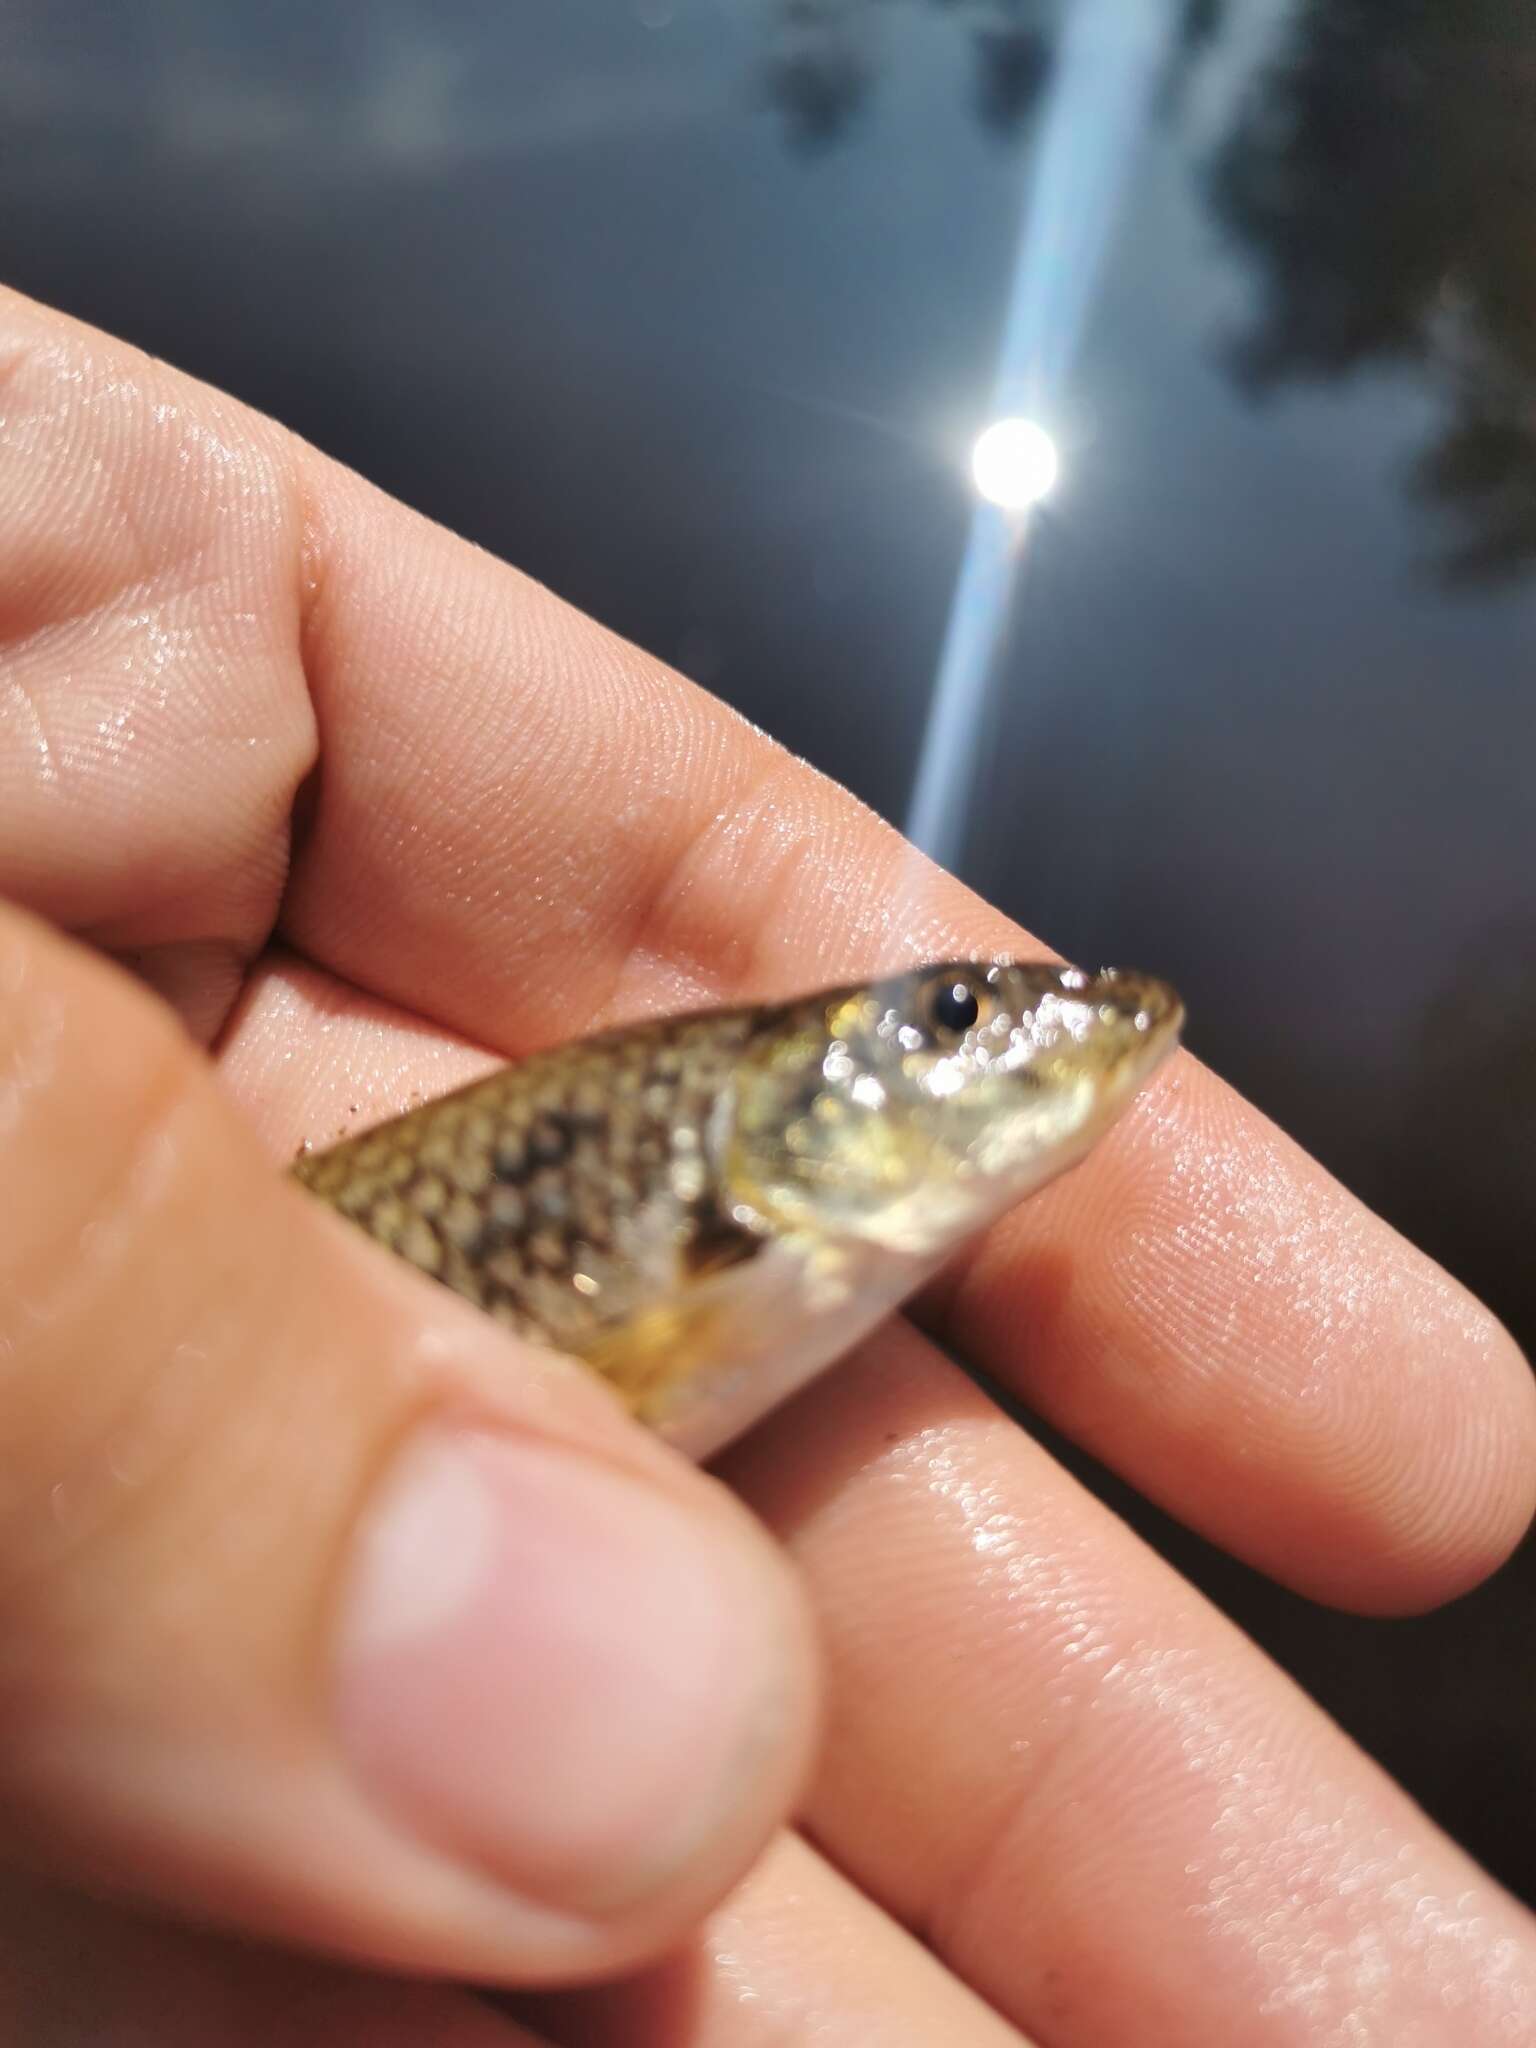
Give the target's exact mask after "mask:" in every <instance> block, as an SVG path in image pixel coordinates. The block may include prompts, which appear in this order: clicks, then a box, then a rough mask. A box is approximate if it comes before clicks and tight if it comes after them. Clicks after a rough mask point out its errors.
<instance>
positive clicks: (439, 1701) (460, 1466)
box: [337, 1426, 788, 1912]
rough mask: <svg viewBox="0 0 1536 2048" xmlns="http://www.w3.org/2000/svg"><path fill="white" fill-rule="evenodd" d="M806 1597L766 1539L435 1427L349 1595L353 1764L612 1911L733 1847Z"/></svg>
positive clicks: (531, 1443)
mask: <svg viewBox="0 0 1536 2048" xmlns="http://www.w3.org/2000/svg"><path fill="white" fill-rule="evenodd" d="M785 1616H786V1601H785V1596H784V1593H783V1591H782V1590H781V1587H780V1585H779V1582H778V1580H777V1577H776V1575H775V1574H774V1573H773V1571H772V1569H771V1567H768V1568H765V1565H764V1562H763V1561H762V1560H761V1559H760V1558H758V1557H756V1556H755V1555H754V1554H753V1551H752V1548H751V1545H750V1540H749V1539H744V1538H738V1537H737V1536H736V1534H735V1532H733V1531H732V1530H730V1529H729V1528H728V1527H727V1528H726V1529H725V1530H724V1531H723V1532H722V1531H719V1530H717V1529H716V1528H714V1527H713V1526H711V1525H710V1523H709V1522H707V1521H706V1520H705V1519H704V1518H703V1517H701V1516H695V1515H691V1514H689V1513H688V1512H687V1511H686V1510H685V1509H684V1508H683V1507H681V1506H679V1505H678V1504H677V1503H675V1502H674V1501H672V1500H671V1499H669V1498H668V1497H667V1496H666V1495H665V1494H664V1493H662V1492H660V1491H659V1490H658V1489H656V1488H653V1487H650V1486H647V1485H645V1484H643V1483H642V1482H641V1481H639V1480H637V1479H632V1478H630V1477H628V1476H627V1475H625V1474H624V1473H622V1472H619V1471H617V1470H615V1469H614V1468H612V1467H609V1466H606V1465H603V1464H601V1463H599V1462H598V1461H597V1460H595V1459H587V1458H583V1457H581V1456H579V1455H577V1454H575V1453H574V1452H571V1451H567V1450H565V1449H562V1448H560V1447H558V1446H555V1445H551V1444H549V1443H548V1442H545V1441H543V1440H540V1439H531V1438H528V1439H525V1438H519V1437H500V1436H495V1435H491V1434H489V1433H487V1432H484V1431H479V1430H471V1429H454V1428H450V1427H443V1426H438V1427H432V1428H430V1429H428V1430H427V1431H426V1432H424V1433H423V1434H422V1435H420V1436H418V1437H417V1438H415V1439H413V1440H412V1441H411V1442H410V1443H409V1444H408V1445H407V1446H406V1448H405V1449H404V1451H403V1452H402V1453H401V1454H400V1455H399V1457H398V1458H397V1460H396V1462H395V1464H394V1466H393V1467H392V1468H391V1469H390V1470H389V1471H388V1472H387V1473H386V1475H385V1478H384V1480H383V1483H382V1487H381V1490H380V1492H379V1494H378V1496H377V1497H376V1499H375V1501H374V1503H373V1504H372V1506H371V1508H370V1510H369V1512H368V1513H367V1515H366V1517H365V1521H364V1525H363V1528H362V1531H361V1533H360V1537H359V1543H358V1551H357V1554H356V1556H355V1558H354V1560H353V1564H352V1569H351V1576H350V1583H349V1584H348V1585H347V1586H346V1587H345V1589H344V1595H343V1603H342V1619H341V1628H340V1635H339V1655H338V1682H337V1712H338V1717H339V1725H340V1730H341V1737H342V1741H343V1744H344V1745H345V1747H346V1748H347V1750H348V1751H349V1753H350V1756H351V1759H352V1763H353V1767H354V1769H355V1770H356V1772H357V1773H358V1775H359V1776H360V1778H361V1779H362V1781H363V1782H364V1784H365V1785H366V1786H367V1787H369V1788H370V1789H371V1791H372V1793H373V1796H374V1798H375V1800H376V1801H377V1802H379V1803H380V1804H381V1805H383V1806H385V1807H386V1808H387V1809H389V1810H390V1811H391V1812H392V1813H393V1814H394V1815H395V1817H396V1819H397V1820H398V1821H403V1822H404V1823H405V1824H406V1825H407V1826H408V1827H410V1828H411V1829H412V1830H413V1832H415V1833H416V1834H417V1835H418V1837H420V1838H421V1839H422V1840H424V1841H427V1842H430V1843H431V1844H432V1845H433V1846H434V1847H435V1848H437V1849H439V1850H446V1851H448V1852H449V1853H452V1854H454V1855H456V1856H459V1857H461V1858H464V1859H467V1860H469V1861H470V1862H472V1863H474V1864H476V1865H478V1866H479V1867H480V1868H481V1869H482V1870H484V1871H487V1872H489V1873H490V1874H492V1875H493V1876H495V1877H497V1878H498V1879H499V1880H500V1881H502V1882H503V1883H505V1884H507V1885H509V1886H510V1887H512V1888H513V1889H514V1890H517V1891H519V1892H520V1893H522V1894H523V1895H524V1896H525V1897H528V1898H532V1899H534V1900H537V1901H538V1902H539V1903H541V1904H546V1905H550V1906H553V1907H557V1908H565V1909H571V1910H586V1911H591V1912H601V1911H603V1910H608V1909H612V1908H614V1907H616V1906H618V1905H621V1904H624V1903H627V1902H628V1901H629V1900H631V1899H633V1898H637V1897H641V1896H643V1895H644V1894H645V1893H646V1892H647V1891H649V1890H651V1889H653V1888H654V1887H655V1886H657V1885H658V1884H660V1883H661V1882H663V1881H664V1880H665V1878H666V1877H667V1876H668V1875H669V1874H670V1873H671V1872H672V1871H673V1870H674V1869H676V1868H678V1867H679V1866H680V1865H681V1864H682V1863H683V1862H684V1860H685V1859H686V1858H688V1857H689V1856H690V1855H691V1854H694V1853H698V1852H699V1851H700V1850H701V1849H702V1848H704V1847H705V1846H707V1844H708V1842H709V1839H710V1837H711V1834H712V1833H713V1832H714V1831H716V1830H718V1829H722V1828H724V1827H726V1826H727V1825H728V1824H729V1821H730V1817H731V1812H732V1808H733V1806H734V1805H735V1804H736V1802H737V1801H738V1800H739V1799H740V1797H741V1796H742V1794H743V1790H744V1788H746V1789H747V1790H750V1784H751V1778H752V1774H753V1772H754V1771H755V1769H756V1768H757V1767H758V1766H759V1765H760V1764H761V1762H762V1760H763V1758H764V1756H765V1754H767V1753H769V1752H771V1750H772V1749H773V1747H774V1745H775V1741H776V1738H777V1736H778V1734H779V1732H780V1729H781V1727H782V1719H783V1705H784V1700H785V1688H784V1685H783V1676H782V1672H781V1670H780V1668H779V1667H780V1665H781V1662H782V1659H783V1656H784V1652H785V1646H786V1643H787V1640H788V1630H787V1628H786V1626H785Z"/></svg>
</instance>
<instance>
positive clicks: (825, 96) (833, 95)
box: [767, 0, 1221, 151]
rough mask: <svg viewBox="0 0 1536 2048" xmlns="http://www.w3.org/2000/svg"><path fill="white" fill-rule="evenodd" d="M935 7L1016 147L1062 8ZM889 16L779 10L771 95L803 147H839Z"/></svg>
mask: <svg viewBox="0 0 1536 2048" xmlns="http://www.w3.org/2000/svg"><path fill="white" fill-rule="evenodd" d="M932 4H933V5H935V6H937V7H938V8H940V9H941V10H942V11H943V12H944V13H946V14H949V15H952V16H953V17H954V19H955V21H956V22H957V24H959V25H960V26H962V27H963V28H964V29H965V30H966V31H967V33H968V34H969V35H970V37H971V39H972V44H973V47H974V50H975V54H976V84H975V108H976V113H977V116H978V118H979V119H980V120H981V122H982V123H983V125H984V126H986V127H987V128H990V129H992V130H993V131H994V132H995V133H997V134H998V135H1000V136H1002V137H1004V138H1005V139H1006V138H1011V137H1013V136H1014V135H1016V134H1017V133H1018V132H1019V131H1020V129H1021V128H1022V127H1023V126H1024V123H1025V122H1026V120H1027V119H1028V117H1029V115H1030V113H1031V112H1032V110H1033V108H1034V107H1035V104H1036V102H1037V101H1038V99H1039V97H1040V90H1041V87H1042V86H1043V85H1044V83H1045V80H1046V76H1047V74H1048V72H1049V70H1050V62H1051V40H1052V31H1053V28H1054V23H1055V20H1056V16H1057V12H1058V9H1057V7H1056V6H1054V5H1052V4H1050V0H932ZM1196 4H1201V0H1196ZM1203 4H1206V5H1209V4H1210V0H1203ZM1216 4H1217V5H1220V4H1221V0H1216ZM889 11H890V9H889V5H888V4H887V0H780V5H779V7H778V10H777V15H778V19H777V24H776V31H775V32H776V37H777V47H776V48H775V50H774V53H773V55H772V57H771V58H770V59H769V61H768V66H767V88H768V92H769V94H770V96H771V97H772V98H773V99H774V101H775V102H776V103H777V104H778V106H779V108H780V110H781V112H782V113H783V116H784V121H785V128H786V132H787V134H788V136H789V139H790V141H791V142H792V143H794V144H795V145H796V146H797V147H799V148H801V149H805V150H807V151H814V150H819V149H825V148H827V147H828V146H829V145H830V144H832V143H835V142H837V141H839V140H841V138H842V137H843V135H844V134H845V133H846V132H847V130H848V128H849V127H850V125H851V124H852V121H853V119H854V117H855V115H857V114H858V113H859V112H860V110H861V109H862V108H863V107H864V105H865V104H866V102H867V100H868V98H869V95H870V92H871V89H872V87H873V84H874V78H875V71H876V63H877V52H878V43H879V35H880V27H881V24H880V20H879V17H880V16H881V15H882V14H886V13H888V12H889Z"/></svg>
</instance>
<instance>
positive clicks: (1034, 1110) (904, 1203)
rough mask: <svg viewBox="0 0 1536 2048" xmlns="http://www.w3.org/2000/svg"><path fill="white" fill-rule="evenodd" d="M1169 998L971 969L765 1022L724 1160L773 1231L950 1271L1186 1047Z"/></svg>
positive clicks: (1047, 972) (868, 986)
mask: <svg viewBox="0 0 1536 2048" xmlns="http://www.w3.org/2000/svg"><path fill="white" fill-rule="evenodd" d="M1182 1021H1183V1006H1182V1004H1181V1003H1180V1001H1179V998H1178V996H1177V995H1176V994H1175V993H1174V991H1173V990H1172V989H1171V988H1170V987H1169V986H1168V985H1167V984H1166V983H1165V982H1162V981H1158V980H1155V979H1154V978H1153V977H1151V976H1149V975H1144V974H1138V973H1134V972H1131V971H1128V970H1123V969H1111V968H1106V969H1102V970H1100V971H1099V972H1097V973H1089V972H1086V971H1084V970H1083V969H1081V968H1076V967H1068V966H1058V965H1055V964H1052V963H1048V962H1036V961H1015V960H1001V961H990V962H989V961H976V960H959V961H949V962H944V963H941V964H939V965H936V966H932V967H925V968H921V969H917V970H914V971H911V972H908V973H904V974H899V975H895V976H892V977H890V978H888V979H884V980H880V981H875V982H869V983H865V984H862V985H859V986H855V987H851V988H844V989H835V990H832V991H829V992H828V993H826V994H825V995H822V996H816V997H811V998H808V999H806V1000H805V1001H803V1002H799V1003H795V1004H790V1005H787V1006H785V1008H784V1009H783V1010H781V1011H776V1012H772V1013H767V1014H766V1015H765V1020H764V1024H763V1028H762V1030H761V1031H760V1032H759V1033H758V1034H757V1035H756V1037H755V1038H754V1041H753V1043H752V1046H751V1047H750V1049H749V1051H748V1055H747V1058H746V1060H745V1062H744V1065H743V1068H742V1071H741V1073H740V1076H739V1078H738V1082H737V1086H736V1088H735V1090H734V1093H733V1100H732V1102H731V1104H730V1105H729V1129H728V1133H727V1135H726V1138H725V1143H724V1154H725V1164H726V1178H727V1184H728V1186H729V1188H730V1190H731V1193H732V1196H733V1199H734V1200H735V1202H736V1204H737V1213H738V1216H739V1217H740V1219H741V1220H742V1221H744V1222H747V1221H750V1222H753V1223H755V1224H756V1225H757V1227H759V1228H766V1229H768V1230H770V1231H771V1230H774V1229H780V1230H783V1229H792V1230H797V1231H811V1232H820V1233H823V1234H825V1235H827V1236H828V1237H830V1238H841V1239H848V1238H857V1239H863V1240H865V1241H867V1242H870V1243H875V1244H879V1245H882V1246H884V1247H886V1248H887V1249H889V1250H892V1251H898V1252H905V1253H911V1254H913V1255H916V1256H921V1257H932V1256H935V1255H941V1254H942V1253H943V1252H944V1251H946V1250H947V1249H948V1248H949V1247H950V1246H952V1245H954V1244H957V1243H959V1242H960V1241H962V1240H963V1239H964V1238H966V1237H968V1236H970V1235H972V1234H973V1233H974V1232H975V1231H977V1230H980V1229H982V1228H983V1227H984V1226H985V1225H986V1224H988V1223H989V1222H991V1221H992V1219H993V1218H994V1217H995V1216H997V1215H999V1214H1001V1213H1002V1212H1003V1211H1004V1210H1005V1209H1008V1208H1010V1207H1011V1206H1012V1205H1013V1204H1014V1203H1015V1202H1017V1201H1019V1200H1020V1199H1022V1197H1023V1196H1025V1195H1027V1194H1029V1193H1031V1192H1032V1191H1033V1190H1034V1189H1035V1188H1037V1187H1039V1186H1041V1185H1042V1184H1043V1183H1044V1182H1045V1181H1047V1180H1050V1179H1052V1178H1053V1177H1054V1176H1055V1175H1056V1174H1058V1173H1060V1172H1062V1171H1064V1170H1065V1169H1066V1168H1067V1167H1069V1166H1072V1165H1074V1164H1075V1163H1076V1162H1077V1161H1078V1160H1079V1159H1081V1158H1082V1156H1083V1155H1084V1153H1086V1152H1087V1151H1088V1150H1089V1148H1090V1147H1091V1146H1092V1145H1093V1144H1094V1142H1095V1141H1096V1139H1097V1138H1098V1137H1099V1136H1100V1134H1101V1133H1102V1132H1103V1131H1104V1130H1105V1129H1106V1128H1107V1127H1108V1126H1109V1124H1111V1123H1112V1122H1113V1121H1114V1119H1115V1118H1116V1117H1117V1116H1118V1115H1119V1114H1120V1112H1121V1110H1122V1109H1123V1108H1124V1107H1125V1105H1126V1104H1127V1103H1128V1102H1129V1101H1130V1099H1131V1098H1132V1096H1133V1095H1134V1094H1135V1093H1136V1091H1137V1089H1138V1088H1139V1087H1140V1086H1141V1084H1142V1082H1143V1081H1144V1080H1145V1079H1146V1078H1147V1076H1148V1075H1149V1074H1150V1073H1151V1072H1152V1071H1153V1069H1154V1068H1155V1067H1156V1066H1157V1065H1158V1064H1159V1062H1160V1061H1161V1060H1162V1059H1163V1058H1165V1057H1166V1055H1167V1054H1168V1053H1169V1052H1170V1051H1171V1050H1172V1048H1173V1047H1174V1045H1175V1044H1176V1043H1177V1040H1178V1034H1179V1029H1180V1026H1181V1024H1182Z"/></svg>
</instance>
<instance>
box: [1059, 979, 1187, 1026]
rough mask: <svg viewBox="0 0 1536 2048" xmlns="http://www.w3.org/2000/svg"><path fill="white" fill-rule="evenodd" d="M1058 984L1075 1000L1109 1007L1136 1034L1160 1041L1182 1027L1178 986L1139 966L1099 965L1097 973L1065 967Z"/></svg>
mask: <svg viewBox="0 0 1536 2048" xmlns="http://www.w3.org/2000/svg"><path fill="white" fill-rule="evenodd" d="M1061 986H1062V992H1063V993H1064V994H1066V995H1069V996H1071V997H1072V998H1073V999H1074V1000H1075V1001H1077V1002H1080V1003H1092V1004H1094V1005H1095V1006H1096V1007H1097V1008H1099V1009H1100V1010H1101V1011H1102V1010H1108V1011H1110V1012H1111V1013H1112V1015H1113V1016H1114V1017H1118V1018H1120V1019H1122V1020H1123V1021H1124V1022H1125V1023H1127V1024H1129V1025H1130V1026H1131V1027H1132V1029H1133V1030H1135V1031H1136V1032H1137V1033H1138V1034H1139V1035H1141V1036H1143V1037H1146V1038H1147V1039H1149V1040H1155V1041H1157V1042H1158V1043H1159V1044H1162V1043H1164V1042H1165V1041H1166V1040H1169V1039H1173V1038H1177V1037H1178V1035H1179V1032H1180V1031H1181V1030H1182V1029H1183V1026H1184V1004H1183V1000H1182V999H1181V997H1180V995H1179V992H1178V990H1177V989H1175V988H1173V987H1172V986H1171V985H1170V984H1169V983H1168V982H1166V981H1162V980H1160V979H1159V977H1158V976H1157V975H1155V974H1143V973H1142V972H1141V971H1140V970H1139V969H1138V968H1135V967H1101V968H1100V969H1099V970H1098V972H1097V973H1089V972H1088V971H1087V970H1085V969H1084V968H1081V967H1064V968H1063V969H1062V970H1061ZM1104 1021H1105V1022H1106V1023H1109V1022H1110V1021H1111V1019H1110V1018H1109V1017H1106V1018H1105V1020H1104Z"/></svg>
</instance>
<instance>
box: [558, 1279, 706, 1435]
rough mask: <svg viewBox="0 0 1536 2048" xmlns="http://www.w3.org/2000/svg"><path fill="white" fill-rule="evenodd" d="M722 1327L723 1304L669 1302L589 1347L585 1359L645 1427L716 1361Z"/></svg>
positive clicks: (686, 1301) (631, 1320) (635, 1317)
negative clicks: (706, 1365) (696, 1375)
mask: <svg viewBox="0 0 1536 2048" xmlns="http://www.w3.org/2000/svg"><path fill="white" fill-rule="evenodd" d="M723 1321H724V1318H723V1315H722V1311H721V1308H720V1305H719V1303H718V1302H712V1301H707V1300H698V1301H689V1300H687V1299H684V1300H681V1301H676V1302H668V1303H666V1304H664V1305H658V1306H657V1307H654V1308H648V1309H642V1310H641V1312H640V1313H639V1314H638V1315H636V1316H633V1317H632V1318H631V1319H630V1320H629V1321H628V1322H627V1323H626V1324H625V1325H624V1326H623V1328H622V1329H616V1330H610V1331H608V1332H606V1333H605V1334H604V1335H603V1336H601V1337H599V1338H597V1339H595V1341H594V1342H593V1343H592V1344H591V1345H584V1346H583V1347H582V1353H581V1355H582V1357H583V1358H584V1359H585V1361H586V1363H587V1364H588V1365H590V1366H592V1367H593V1368H594V1369H595V1370H596V1371H598V1372H600V1373H601V1374H602V1375H603V1378H604V1379H605V1380H607V1382H608V1384H609V1385H610V1386H611V1387H612V1388H613V1389H614V1391H615V1393H617V1394H618V1395H619V1396H620V1397H621V1398H622V1399H623V1401H624V1402H625V1404H626V1406H627V1407H628V1408H630V1409H631V1410H632V1412H633V1413H634V1414H635V1415H637V1416H638V1417H639V1418H640V1420H641V1421H642V1422H653V1421H655V1420H656V1419H657V1417H658V1416H659V1415H661V1414H662V1413H663V1412H664V1411H665V1409H666V1408H667V1406H668V1405H669V1404H670V1402H671V1400H672V1399H673V1397H674V1396H675V1395H676V1394H677V1393H678V1391H679V1390H680V1389H681V1388H682V1387H683V1386H685V1385H686V1384H687V1382H688V1381H689V1380H691V1379H692V1378H693V1376H694V1374H695V1373H696V1372H697V1371H698V1370H699V1368H700V1366H701V1365H702V1364H703V1363H704V1362H705V1361H706V1360H711V1361H712V1360H713V1358H714V1357H715V1356H716V1355H717V1350H718V1345H719V1339H720V1332H721V1329H722V1326H723Z"/></svg>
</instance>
